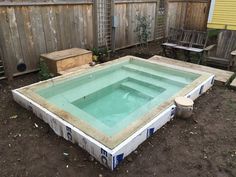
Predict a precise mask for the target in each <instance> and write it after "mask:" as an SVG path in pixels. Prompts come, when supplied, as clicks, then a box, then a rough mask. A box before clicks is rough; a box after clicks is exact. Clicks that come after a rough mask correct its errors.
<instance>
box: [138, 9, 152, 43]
mask: <svg viewBox="0 0 236 177" xmlns="http://www.w3.org/2000/svg"><path fill="white" fill-rule="evenodd" d="M136 21H137V26H136V28H135V30H134V32H135V33H136V35H137V38H138V41H139V43H140V44H141V45H143V44H145V45H146V46H147V45H148V40H149V39H150V38H151V23H152V18H151V17H150V16H142V15H141V14H140V13H139V14H138V15H136Z"/></svg>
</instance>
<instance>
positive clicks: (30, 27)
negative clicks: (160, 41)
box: [0, 0, 164, 77]
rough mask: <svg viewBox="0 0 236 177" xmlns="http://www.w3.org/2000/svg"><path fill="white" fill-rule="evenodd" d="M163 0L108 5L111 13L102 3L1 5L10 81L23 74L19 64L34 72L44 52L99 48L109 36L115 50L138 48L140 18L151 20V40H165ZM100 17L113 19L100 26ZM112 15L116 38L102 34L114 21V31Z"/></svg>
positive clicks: (119, 0) (22, 1) (59, 0)
mask: <svg viewBox="0 0 236 177" xmlns="http://www.w3.org/2000/svg"><path fill="white" fill-rule="evenodd" d="M103 1H104V2H105V1H107V2H109V0H99V2H100V3H101V4H102V3H103ZM160 1H161V0H129V1H126V0H116V1H113V4H111V6H109V8H111V9H110V11H109V8H107V9H106V11H105V12H102V11H101V12H98V10H97V8H98V4H94V3H96V2H98V0H70V1H69V2H68V1H65V0H47V1H45V0H41V1H34V0H16V1H13V2H9V1H3V0H0V49H1V50H0V55H1V56H0V58H1V59H2V60H3V63H4V67H5V71H6V72H7V74H8V76H9V77H11V76H13V75H19V74H22V73H19V72H18V71H17V69H16V66H17V63H18V61H19V60H22V61H24V62H25V64H26V65H27V71H26V72H31V71H35V70H37V69H38V66H39V55H40V54H42V53H47V52H52V51H56V50H62V49H67V48H72V47H80V48H85V49H91V48H92V47H94V46H97V47H99V45H97V44H99V41H98V40H99V39H100V40H101V39H103V38H104V37H105V38H107V37H108V38H109V39H111V40H113V42H114V45H115V48H116V49H118V48H124V47H127V46H131V45H135V44H137V42H138V41H137V38H136V34H135V32H134V29H135V27H136V22H135V20H136V15H137V14H138V13H140V14H143V15H147V16H150V17H151V18H152V22H151V23H152V24H151V25H152V29H151V39H150V40H154V39H156V38H161V37H163V34H164V32H160V31H161V30H164V28H163V26H164V21H162V22H160V21H158V19H160V18H158V17H163V16H164V14H163V13H160V12H159V10H160V8H159V2H160ZM111 2H112V1H111ZM112 5H113V6H112ZM100 7H101V6H100ZM98 13H100V14H99V15H100V16H101V18H102V17H103V16H104V15H105V16H106V15H107V16H108V15H110V17H107V18H106V19H105V20H104V19H103V21H101V19H100V21H97V20H98V18H95V17H97V16H98ZM102 13H103V14H102ZM112 15H115V16H117V21H118V26H117V28H115V29H114V31H113V32H114V36H113V35H112V30H107V31H106V33H104V30H103V28H102V30H101V29H98V28H99V27H101V26H102V25H103V23H105V22H106V21H107V20H110V26H109V25H108V26H107V27H109V28H110V27H112V25H111V23H112V18H111V16H112ZM99 18H100V17H99ZM98 22H100V24H98ZM159 27H161V28H159ZM157 31H158V33H157ZM101 33H102V34H101ZM108 35H111V36H108ZM99 36H100V38H99ZM101 36H102V37H101ZM109 47H110V46H109Z"/></svg>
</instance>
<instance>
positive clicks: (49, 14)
mask: <svg viewBox="0 0 236 177" xmlns="http://www.w3.org/2000/svg"><path fill="white" fill-rule="evenodd" d="M41 12H42V13H41V15H42V19H43V29H44V34H45V41H46V48H47V52H52V51H56V50H57V32H56V19H55V18H56V17H55V14H54V11H53V7H52V6H47V7H43V8H42V9H41Z"/></svg>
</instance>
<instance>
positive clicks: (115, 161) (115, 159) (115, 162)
mask: <svg viewBox="0 0 236 177" xmlns="http://www.w3.org/2000/svg"><path fill="white" fill-rule="evenodd" d="M123 160H124V153H122V154H119V155H117V156H115V157H113V168H115V167H116V166H117V165H118V164H120V163H121V162H122V161H123Z"/></svg>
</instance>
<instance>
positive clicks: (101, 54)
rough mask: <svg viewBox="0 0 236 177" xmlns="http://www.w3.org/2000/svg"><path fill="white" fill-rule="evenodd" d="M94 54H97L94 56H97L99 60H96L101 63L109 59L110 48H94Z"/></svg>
mask: <svg viewBox="0 0 236 177" xmlns="http://www.w3.org/2000/svg"><path fill="white" fill-rule="evenodd" d="M92 52H93V55H94V56H97V57H94V58H96V60H97V61H95V62H100V63H104V62H106V61H107V60H108V59H107V58H108V49H107V48H105V47H104V48H93V49H92Z"/></svg>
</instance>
